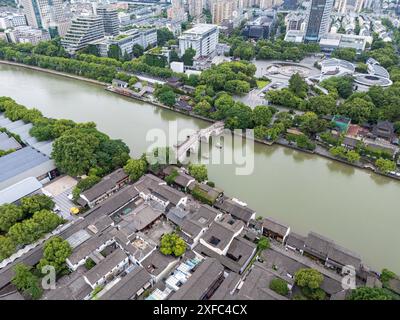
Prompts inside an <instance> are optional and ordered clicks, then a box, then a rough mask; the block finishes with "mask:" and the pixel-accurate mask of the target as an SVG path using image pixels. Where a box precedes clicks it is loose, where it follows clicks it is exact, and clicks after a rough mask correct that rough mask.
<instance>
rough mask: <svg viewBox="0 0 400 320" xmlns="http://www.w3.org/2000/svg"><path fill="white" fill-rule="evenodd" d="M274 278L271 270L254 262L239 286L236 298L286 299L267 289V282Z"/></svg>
mask: <svg viewBox="0 0 400 320" xmlns="http://www.w3.org/2000/svg"><path fill="white" fill-rule="evenodd" d="M274 278H275V276H274V275H273V274H272V273H271V272H269V271H268V270H267V269H265V268H264V267H263V266H262V265H261V264H259V263H257V262H256V263H255V264H254V266H253V268H252V270H251V271H250V273H249V274H248V275H247V277H246V279H245V281H244V283H243V285H242V287H241V288H240V291H239V293H238V296H237V298H238V299H240V300H242V299H243V300H288V298H286V297H284V296H281V295H280V294H278V293H276V292H274V291H272V290H271V289H269V284H270V282H271V281H272V280H273V279H274Z"/></svg>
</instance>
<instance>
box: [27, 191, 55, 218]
mask: <svg viewBox="0 0 400 320" xmlns="http://www.w3.org/2000/svg"><path fill="white" fill-rule="evenodd" d="M54 205H55V203H54V201H53V200H52V199H51V198H50V197H48V196H46V195H44V194H36V195H33V196H30V197H25V198H22V199H21V207H22V210H23V211H24V213H25V214H26V215H33V214H34V213H35V212H37V211H40V210H43V209H45V210H53V208H54Z"/></svg>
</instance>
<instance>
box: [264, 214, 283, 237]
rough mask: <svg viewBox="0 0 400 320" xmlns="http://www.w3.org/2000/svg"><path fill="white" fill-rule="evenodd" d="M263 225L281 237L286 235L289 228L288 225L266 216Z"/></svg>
mask: <svg viewBox="0 0 400 320" xmlns="http://www.w3.org/2000/svg"><path fill="white" fill-rule="evenodd" d="M262 226H263V228H264V229H265V230H269V231H271V232H273V233H276V234H278V235H279V236H281V237H284V236H285V235H286V233H287V231H288V229H289V227H288V226H286V225H284V224H282V223H280V222H278V221H276V220H274V219H272V218H264V219H263V224H262Z"/></svg>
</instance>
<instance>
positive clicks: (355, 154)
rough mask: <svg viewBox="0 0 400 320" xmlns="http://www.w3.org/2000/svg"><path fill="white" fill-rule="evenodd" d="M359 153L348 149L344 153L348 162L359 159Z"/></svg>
mask: <svg viewBox="0 0 400 320" xmlns="http://www.w3.org/2000/svg"><path fill="white" fill-rule="evenodd" d="M360 158H361V156H360V154H359V153H358V152H357V151H354V150H350V151H348V152H347V154H346V159H347V161H348V162H351V163H354V162H358V161H360Z"/></svg>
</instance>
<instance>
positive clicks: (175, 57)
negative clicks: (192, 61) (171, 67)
mask: <svg viewBox="0 0 400 320" xmlns="http://www.w3.org/2000/svg"><path fill="white" fill-rule="evenodd" d="M175 61H176V62H180V61H181V59H180V58H179V56H178V53H177V52H176V51H175V50H171V52H170V53H169V62H170V63H171V62H175Z"/></svg>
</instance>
